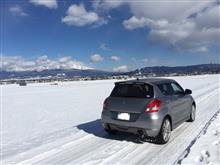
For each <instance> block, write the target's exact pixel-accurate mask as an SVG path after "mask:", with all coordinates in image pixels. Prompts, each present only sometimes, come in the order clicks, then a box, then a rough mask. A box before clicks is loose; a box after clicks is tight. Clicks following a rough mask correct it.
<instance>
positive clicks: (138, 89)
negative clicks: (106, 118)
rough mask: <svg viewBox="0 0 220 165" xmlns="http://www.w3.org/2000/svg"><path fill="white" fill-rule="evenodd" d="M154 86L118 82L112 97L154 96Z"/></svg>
mask: <svg viewBox="0 0 220 165" xmlns="http://www.w3.org/2000/svg"><path fill="white" fill-rule="evenodd" d="M153 95H154V91H153V86H151V85H148V84H144V85H142V84H118V85H116V86H115V87H114V89H113V91H112V93H111V95H110V96H111V97H136V98H152V97H153Z"/></svg>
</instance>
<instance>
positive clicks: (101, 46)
mask: <svg viewBox="0 0 220 165" xmlns="http://www.w3.org/2000/svg"><path fill="white" fill-rule="evenodd" d="M99 48H100V49H102V50H108V51H110V50H111V48H109V47H108V46H107V45H106V44H105V43H101V44H100V45H99Z"/></svg>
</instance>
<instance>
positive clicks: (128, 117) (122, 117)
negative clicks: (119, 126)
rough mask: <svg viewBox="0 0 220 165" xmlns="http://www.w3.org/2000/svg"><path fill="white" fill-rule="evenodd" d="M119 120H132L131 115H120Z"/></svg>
mask: <svg viewBox="0 0 220 165" xmlns="http://www.w3.org/2000/svg"><path fill="white" fill-rule="evenodd" d="M118 119H120V120H130V114H129V113H118Z"/></svg>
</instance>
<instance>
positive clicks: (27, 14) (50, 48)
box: [0, 0, 220, 71]
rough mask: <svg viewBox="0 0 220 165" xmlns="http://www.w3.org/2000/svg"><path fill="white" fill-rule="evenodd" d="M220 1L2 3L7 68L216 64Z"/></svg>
mask: <svg viewBox="0 0 220 165" xmlns="http://www.w3.org/2000/svg"><path fill="white" fill-rule="evenodd" d="M219 6H220V5H219V2H218V1H203V2H201V1H197V0H195V1H187V2H183V1H158V2H157V1H121V0H117V1H107V0H94V1H79V0H72V1H71V0H66V1H65V0H62V1H59V0H40V1H39V0H38V1H37V0H29V1H28V0H19V1H10V0H9V1H6V0H5V1H1V8H0V10H1V24H2V27H1V29H2V30H1V40H2V50H1V55H2V57H3V58H2V59H3V67H4V68H6V69H8V70H28V69H39V68H40V69H42V68H43V69H45V68H48V67H49V68H54V67H55V68H74V67H75V68H82V69H85V68H94V69H101V70H109V71H112V70H114V71H127V70H133V69H136V68H140V67H144V66H155V65H160V66H161V65H166V66H177V65H191V64H201V63H210V62H215V63H219V61H220V59H219V56H220V49H219V42H220V41H219V40H220V39H219V38H220V25H219V24H220V22H219V14H220V13H219V10H220V7H219Z"/></svg>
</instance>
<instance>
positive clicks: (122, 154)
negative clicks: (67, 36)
mask: <svg viewBox="0 0 220 165" xmlns="http://www.w3.org/2000/svg"><path fill="white" fill-rule="evenodd" d="M173 78H174V79H175V80H177V81H178V82H179V83H180V84H181V85H182V86H183V87H184V88H189V89H192V91H193V94H192V95H193V97H194V98H195V100H196V103H197V114H196V121H195V122H193V123H188V122H186V123H184V124H182V125H181V126H179V127H178V128H177V129H175V130H174V131H173V132H172V137H171V139H170V142H169V143H168V144H166V145H157V144H154V143H150V142H140V141H138V140H137V139H138V138H137V136H136V135H131V134H125V133H119V134H118V135H108V134H106V133H105V132H104V130H103V129H102V127H101V125H100V115H101V110H102V104H103V101H104V99H105V98H106V97H107V96H108V95H109V94H110V91H111V90H112V88H113V86H114V80H102V81H87V82H85V81H83V82H65V83H59V85H51V84H28V85H27V86H26V87H21V86H18V85H4V86H1V90H2V103H1V104H2V126H1V128H2V130H1V136H2V138H3V140H2V151H1V158H2V161H3V164H13V163H18V164H34V163H36V164H68V163H69V164H85V163H86V164H180V163H182V164H201V163H207V164H208V163H213V164H220V128H219V127H220V121H219V119H218V118H219V114H218V112H219V111H220V75H203V76H189V77H173Z"/></svg>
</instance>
